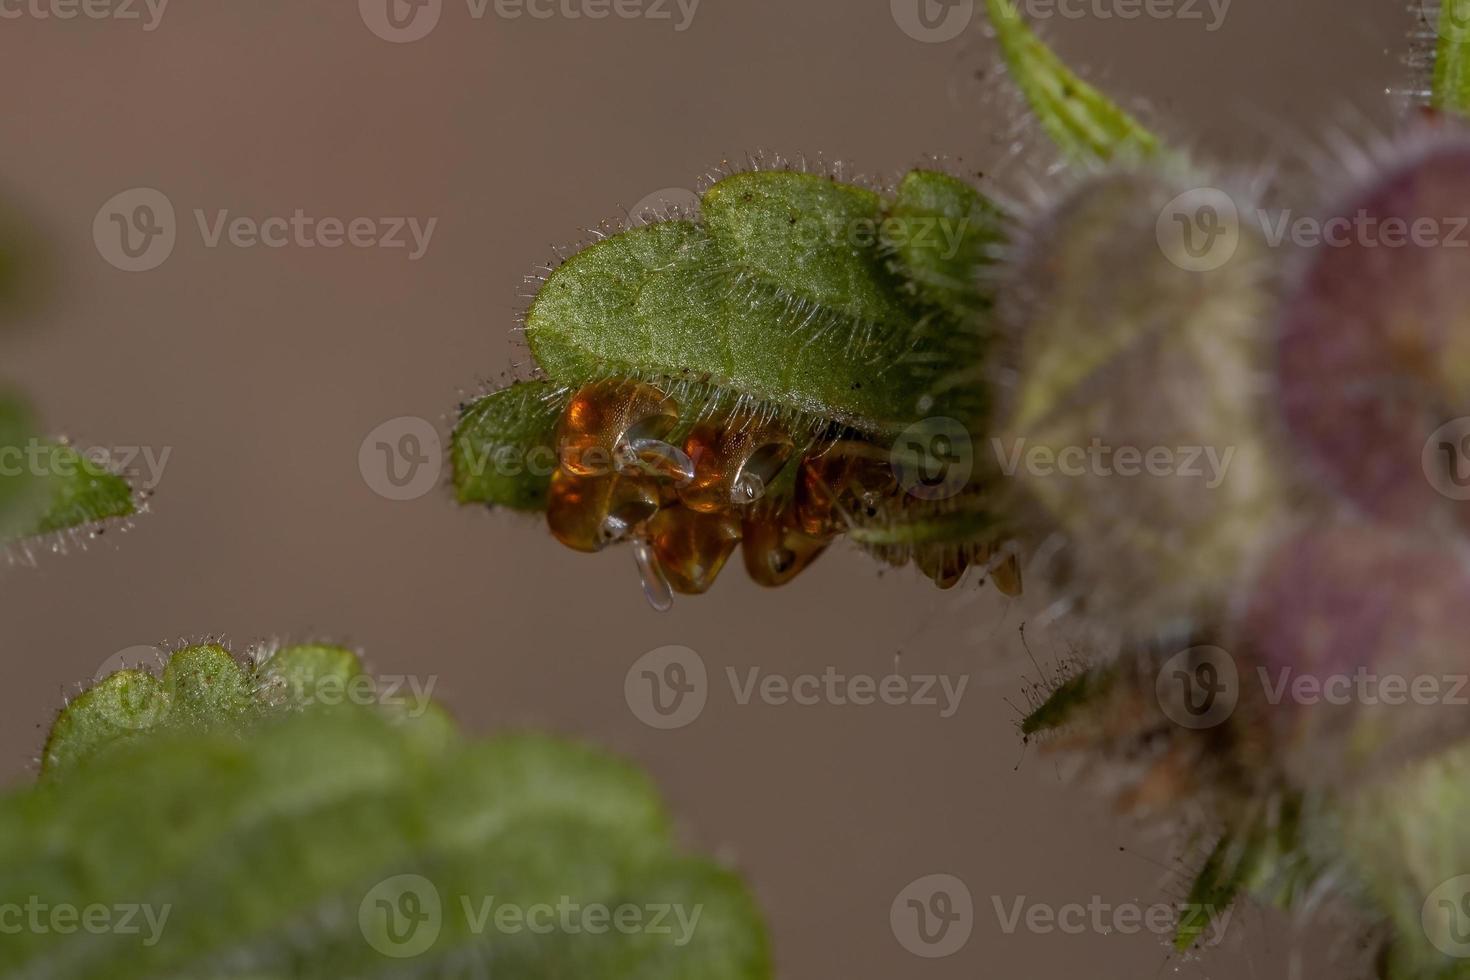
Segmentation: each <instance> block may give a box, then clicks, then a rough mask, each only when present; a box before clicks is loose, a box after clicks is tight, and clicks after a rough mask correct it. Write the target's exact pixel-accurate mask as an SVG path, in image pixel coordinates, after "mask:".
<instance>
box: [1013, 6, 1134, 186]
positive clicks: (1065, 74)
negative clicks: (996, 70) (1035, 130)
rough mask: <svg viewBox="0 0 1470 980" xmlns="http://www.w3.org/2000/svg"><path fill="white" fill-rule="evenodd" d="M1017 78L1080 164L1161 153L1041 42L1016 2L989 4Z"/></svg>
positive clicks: (1028, 98)
mask: <svg viewBox="0 0 1470 980" xmlns="http://www.w3.org/2000/svg"><path fill="white" fill-rule="evenodd" d="M986 6H987V8H988V9H989V12H990V20H991V23H993V24H994V25H995V32H996V39H997V40H998V41H999V42H1000V49H1001V53H1002V54H1003V55H1004V57H1005V60H1006V65H1007V66H1008V67H1009V68H1010V72H1011V77H1012V78H1013V79H1014V80H1015V82H1016V85H1017V87H1018V88H1020V90H1021V93H1022V94H1023V95H1024V96H1025V97H1026V101H1027V102H1028V103H1029V104H1030V106H1031V110H1032V111H1033V112H1034V113H1035V114H1036V118H1037V120H1038V121H1040V123H1041V125H1042V128H1044V129H1045V130H1046V132H1047V134H1048V135H1049V136H1051V138H1052V139H1053V140H1054V141H1055V142H1056V144H1057V145H1058V146H1059V147H1061V149H1062V150H1063V152H1065V153H1066V154H1068V155H1069V156H1071V157H1074V158H1079V159H1101V160H1109V159H1113V158H1116V157H1129V156H1148V155H1152V154H1154V153H1156V152H1157V151H1158V150H1159V148H1160V144H1159V140H1158V138H1157V137H1156V136H1154V135H1153V134H1152V133H1150V132H1149V131H1148V130H1147V129H1145V128H1144V127H1143V125H1142V124H1140V123H1139V122H1138V121H1137V120H1136V119H1134V118H1133V117H1132V116H1130V115H1129V114H1128V113H1127V112H1125V111H1124V110H1123V109H1122V108H1121V107H1119V106H1118V105H1117V104H1116V103H1114V102H1113V101H1112V100H1110V99H1109V98H1108V97H1107V96H1105V95H1103V94H1102V93H1101V92H1099V91H1098V90H1097V89H1095V88H1093V87H1092V86H1091V85H1088V84H1087V83H1086V82H1084V81H1082V79H1080V78H1078V77H1077V75H1075V74H1074V73H1073V72H1072V71H1071V70H1069V69H1068V68H1067V66H1066V65H1065V64H1063V63H1062V60H1061V59H1060V58H1058V57H1057V56H1056V54H1055V53H1054V52H1052V50H1051V49H1050V48H1048V47H1047V46H1046V45H1045V44H1043V43H1042V42H1041V40H1040V39H1039V38H1037V36H1036V35H1035V34H1034V33H1032V31H1031V29H1030V28H1029V27H1027V26H1026V22H1025V21H1024V20H1023V19H1022V18H1021V14H1020V12H1019V11H1017V10H1016V7H1015V4H1014V3H1012V2H1011V0H986Z"/></svg>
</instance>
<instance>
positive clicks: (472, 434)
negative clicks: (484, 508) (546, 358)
mask: <svg viewBox="0 0 1470 980" xmlns="http://www.w3.org/2000/svg"><path fill="white" fill-rule="evenodd" d="M565 405H566V394H565V389H563V388H562V387H561V386H559V385H556V384H553V383H551V382H548V381H530V382H523V383H521V384H516V385H512V386H511V387H509V388H504V389H502V390H500V391H497V392H493V393H491V394H489V395H486V396H484V397H483V398H479V399H477V400H476V401H474V402H471V403H470V404H469V405H467V406H466V407H465V408H464V410H463V411H462V412H461V414H460V418H459V424H458V425H457V426H456V427H455V430H454V441H453V444H452V445H451V446H450V450H449V457H450V462H451V464H452V466H453V469H454V491H455V494H456V496H457V497H458V499H459V502H460V503H462V504H489V505H491V506H493V507H509V508H510V509H512V510H521V511H532V512H535V511H544V510H545V509H546V494H547V489H548V487H549V486H550V484H551V474H552V472H553V471H554V470H555V469H556V422H557V418H558V417H559V416H560V414H561V412H562V409H563V408H564V407H565Z"/></svg>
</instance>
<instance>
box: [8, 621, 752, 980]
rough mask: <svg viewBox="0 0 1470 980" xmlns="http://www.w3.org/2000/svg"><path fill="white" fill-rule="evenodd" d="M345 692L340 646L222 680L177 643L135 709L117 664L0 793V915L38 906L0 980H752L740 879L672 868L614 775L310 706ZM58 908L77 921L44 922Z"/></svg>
mask: <svg viewBox="0 0 1470 980" xmlns="http://www.w3.org/2000/svg"><path fill="white" fill-rule="evenodd" d="M359 675H360V667H359V666H358V664H357V662H356V658H355V657H353V656H352V654H351V653H350V652H349V651H344V650H341V649H340V648H334V647H289V648H286V649H284V650H282V651H281V652H280V653H278V654H276V656H275V657H273V658H272V659H271V660H270V661H267V662H266V663H265V664H263V665H261V666H259V667H247V666H242V665H240V664H238V663H235V662H234V661H233V660H231V658H230V657H229V656H228V654H227V653H226V652H225V651H223V650H222V649H220V648H218V647H211V646H202V647H194V648H190V649H188V650H186V651H181V652H180V653H179V654H177V655H175V658H174V660H173V661H171V662H170V664H169V666H168V669H167V670H166V671H165V673H164V676H163V678H162V679H161V680H155V682H154V685H153V686H152V687H151V688H149V689H148V690H147V693H146V696H141V697H136V698H135V697H133V696H132V695H127V696H123V695H122V693H121V686H122V685H124V684H130V685H137V684H139V681H138V680H137V678H138V677H140V676H147V675H143V674H140V673H139V672H136V671H127V672H121V673H118V674H115V675H113V677H112V678H111V679H110V680H108V681H106V682H104V683H103V684H102V685H100V686H99V687H98V688H95V689H94V691H93V692H90V694H89V695H83V696H82V697H81V698H78V699H77V700H76V701H74V702H73V703H72V705H71V706H70V707H69V708H68V709H67V710H66V711H65V712H63V714H62V716H61V718H60V719H59V720H58V725H57V731H56V732H54V733H53V736H52V739H51V742H50V743H49V744H48V749H47V764H48V777H49V778H48V779H46V780H45V781H43V783H42V784H41V785H40V786H39V787H37V788H34V789H30V790H24V791H20V792H16V793H13V794H11V795H10V796H8V797H6V798H4V799H0V907H6V903H12V904H14V905H15V906H16V907H19V908H38V909H40V910H41V911H40V912H38V913H37V914H38V915H39V916H40V918H39V919H37V920H35V921H36V922H38V923H39V925H38V926H34V925H28V926H27V927H24V928H22V929H21V931H20V932H19V933H17V934H15V935H7V937H6V941H5V942H4V943H0V974H3V975H5V976H37V977H41V976H44V977H48V978H56V980H72V978H91V977H96V978H107V980H131V978H181V980H182V978H186V977H187V978H190V980H202V978H216V977H237V978H246V977H250V978H266V977H270V978H286V977H292V978H323V980H340V978H344V977H368V976H379V977H388V976H393V977H407V976H413V977H434V978H437V977H444V978H450V977H462V976H467V975H478V973H477V971H484V970H490V969H491V968H492V965H493V973H494V975H496V976H500V977H505V978H511V980H520V978H545V980H551V978H566V977H599V978H612V980H615V978H629V980H632V978H637V980H655V978H671V980H684V978H688V980H695V978H712V980H747V978H765V977H769V976H770V963H769V952H768V949H767V945H766V940H765V937H764V931H763V928H762V926H761V923H760V919H759V915H758V912H757V911H756V908H755V906H754V904H753V902H752V901H751V899H750V897H749V895H748V894H747V892H746V890H745V888H744V886H743V885H742V884H741V883H740V881H739V880H738V879H737V878H736V877H735V876H734V875H732V874H730V873H729V872H726V871H724V870H722V869H720V868H718V867H716V866H715V865H713V864H711V863H709V862H706V861H703V860H699V859H696V858H689V857H685V856H681V855H680V854H679V853H678V852H677V851H676V850H675V848H674V845H673V843H672V840H671V831H670V822H669V818H668V816H667V815H666V813H665V811H664V809H663V807H662V805H661V803H660V802H659V800H658V798H657V796H656V794H655V793H654V791H653V788H652V787H651V786H650V784H649V782H648V780H647V779H646V777H644V776H643V775H641V774H640V773H639V772H638V771H637V770H635V769H634V768H632V767H631V766H629V765H627V764H626V763H623V762H620V761H618V760H616V759H613V758H611V757H608V756H605V755H603V754H602V753H600V752H597V751H595V750H593V749H591V748H588V747H585V746H581V745H577V744H574V743H569V742H564V741H560V740H557V739H552V738H547V737H541V736H535V735H513V736H504V737H499V738H494V739H490V740H488V741H480V742H467V741H465V740H464V739H462V738H461V737H460V736H459V735H458V734H456V733H455V732H453V731H452V729H451V728H449V727H448V726H447V725H446V722H445V719H444V716H443V715H442V713H437V712H432V711H429V712H426V713H424V714H422V715H421V714H420V713H419V712H418V711H416V710H408V711H406V712H405V711H397V712H394V711H386V710H383V709H382V708H381V707H379V706H375V705H363V704H359V703H355V702H353V701H352V699H348V700H347V702H345V703H343V702H338V701H327V700H325V699H323V697H322V693H323V690H324V688H323V685H324V684H325V683H327V682H328V681H330V680H334V681H336V682H339V683H340V682H348V681H351V679H352V678H353V677H356V676H359ZM332 689H333V690H336V689H337V688H335V687H334V688H332ZM140 690H141V688H140ZM122 702H127V703H129V704H130V705H131V706H132V709H130V710H132V712H133V713H131V714H127V715H123V716H120V715H119V714H118V712H117V709H118V706H119V704H120V703H122ZM150 702H151V703H153V705H154V706H153V707H152V708H151V709H148V710H147V711H145V712H144V713H143V714H141V715H140V714H138V713H137V711H136V708H137V706H138V705H143V704H148V703H150ZM57 910H61V911H60V912H58V911H57ZM67 910H79V914H91V915H94V916H96V917H97V918H96V922H97V923H99V925H98V927H97V928H91V929H85V930H82V929H78V930H74V931H67V930H65V929H62V928H56V927H53V923H55V922H57V921H59V920H57V919H56V918H55V916H56V915H57V914H60V915H66V914H69V913H68V912H67ZM86 910H93V911H91V912H90V913H88V912H86ZM123 915H127V916H128V919H127V925H128V927H127V928H123V927H121V917H122V916H123ZM619 916H623V918H621V919H620V918H619ZM635 918H636V921H635ZM618 922H623V923H624V925H625V926H626V927H619V926H617V925H616V923H618Z"/></svg>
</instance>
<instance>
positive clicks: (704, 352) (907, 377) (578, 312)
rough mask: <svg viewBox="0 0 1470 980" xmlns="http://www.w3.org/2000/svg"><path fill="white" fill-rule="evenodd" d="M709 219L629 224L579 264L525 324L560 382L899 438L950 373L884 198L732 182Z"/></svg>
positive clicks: (570, 265)
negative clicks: (889, 225) (887, 223)
mask: <svg viewBox="0 0 1470 980" xmlns="http://www.w3.org/2000/svg"><path fill="white" fill-rule="evenodd" d="M703 207H704V215H703V223H697V222H694V221H670V222H663V223H659V224H654V225H648V226H644V227H640V228H634V229H631V230H629V231H626V232H623V233H622V234H619V235H616V236H614V237H612V238H610V239H607V240H605V241H602V242H599V243H598V244H596V245H593V246H592V247H590V248H588V249H586V250H584V251H582V252H580V253H578V254H577V255H575V256H573V257H572V258H571V259H570V260H569V261H568V262H567V263H566V264H565V265H563V266H562V267H561V268H559V269H557V270H556V272H554V273H553V274H552V275H551V277H550V278H549V279H548V280H547V282H546V284H545V285H544V286H543V287H542V289H541V291H540V293H539V294H538V295H537V297H536V300H535V302H534V303H533V305H532V307H531V310H530V312H529V314H528V317H527V325H526V336H527V339H528V340H529V342H530V345H531V350H532V353H533V354H535V356H536V359H537V361H538V363H539V364H540V365H541V367H542V369H543V370H544V371H545V372H546V374H547V375H548V376H549V377H550V378H551V379H552V380H554V381H557V382H560V383H562V384H567V385H573V386H575V385H581V384H584V383H587V382H589V381H599V380H605V379H607V378H641V379H647V380H655V381H663V382H665V383H669V382H675V383H678V382H694V383H699V384H704V385H708V386H709V387H711V388H712V389H713V391H714V394H715V396H716V397H729V398H741V399H745V400H747V401H750V402H754V403H759V404H763V405H765V406H767V407H768V408H770V409H772V410H774V411H779V412H787V413H791V414H794V415H801V416H805V417H807V418H810V419H816V420H824V421H828V422H840V423H842V424H845V425H850V426H853V427H855V428H857V429H859V430H861V431H864V432H868V433H874V434H882V433H891V432H893V431H896V430H898V429H901V428H902V427H903V426H904V425H907V424H908V423H909V422H911V421H912V420H913V419H915V418H916V417H917V416H918V414H919V412H918V405H919V403H920V400H921V399H922V398H923V397H924V396H925V395H927V394H929V393H930V392H931V391H932V389H933V388H934V386H935V382H936V379H937V378H938V377H940V376H941V375H942V373H943V372H944V371H946V370H948V369H949V368H950V365H949V364H948V363H947V358H946V357H945V356H944V352H945V350H946V348H945V345H944V344H943V343H942V342H940V341H941V340H942V339H943V338H939V339H936V337H935V336H934V335H933V331H931V330H929V329H928V328H929V324H930V321H931V320H932V319H933V318H934V317H935V316H937V315H938V311H936V310H935V309H933V308H931V307H925V306H923V305H922V304H920V303H918V302H916V298H915V296H914V291H913V290H912V289H909V288H907V287H906V284H905V282H904V281H903V279H902V278H901V276H899V275H898V274H897V273H896V272H895V270H894V269H893V267H892V263H891V262H890V261H889V259H888V257H887V253H886V250H885V248H884V247H883V241H882V229H883V224H884V219H885V216H886V214H885V210H884V202H883V200H882V198H880V197H879V196H878V195H877V194H874V193H872V192H870V191H866V190H863V189H861V188H856V187H850V186H846V185H843V184H839V183H837V182H835V181H832V180H829V179H826V178H823V177H818V176H815V175H811V174H802V173H789V172H780V171H767V172H758V173H747V174H737V175H735V176H732V177H729V178H726V179H725V180H722V181H720V182H718V183H717V184H715V185H714V186H713V187H711V188H710V189H709V191H707V192H706V194H705V197H704V206H703Z"/></svg>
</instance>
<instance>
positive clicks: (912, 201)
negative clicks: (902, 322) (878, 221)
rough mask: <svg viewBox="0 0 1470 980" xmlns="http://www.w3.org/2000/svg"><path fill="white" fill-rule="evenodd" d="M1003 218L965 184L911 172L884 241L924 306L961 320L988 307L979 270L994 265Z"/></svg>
mask: <svg viewBox="0 0 1470 980" xmlns="http://www.w3.org/2000/svg"><path fill="white" fill-rule="evenodd" d="M1004 222H1005V216H1004V214H1003V212H1002V211H1001V210H1000V208H999V207H997V206H996V205H995V204H994V203H993V202H992V201H991V200H990V199H989V198H987V197H985V195H983V194H981V193H980V191H979V190H977V189H976V188H975V187H973V186H971V185H970V184H968V183H966V182H965V181H963V180H959V179H957V178H955V177H951V176H949V175H948V174H942V173H938V172H936V171H933V170H914V171H911V172H910V173H909V174H908V175H907V176H906V177H904V179H903V182H902V183H901V184H900V185H899V187H898V197H897V199H896V200H895V201H894V202H893V208H892V211H891V213H890V216H889V219H888V220H887V221H885V222H884V241H885V244H887V245H888V247H889V248H890V249H892V251H893V253H894V255H895V256H897V259H898V262H899V266H900V268H901V270H902V272H903V274H904V276H905V278H907V279H908V280H909V281H910V282H911V283H913V286H914V289H915V290H916V291H917V292H918V294H919V295H920V296H921V297H922V298H923V299H924V300H925V301H927V302H929V303H931V304H933V305H934V306H938V307H940V308H942V309H944V310H945V311H947V312H948V313H949V314H950V315H951V316H952V317H954V318H955V319H956V320H957V321H960V322H964V321H966V320H969V319H971V318H973V317H975V316H977V315H978V314H980V313H982V312H984V311H985V310H987V309H989V308H990V303H991V297H990V295H989V292H988V290H985V289H982V287H981V282H980V276H981V272H982V270H983V269H985V268H986V267H987V266H990V265H991V264H992V263H993V262H994V258H993V255H992V253H993V250H994V249H995V247H996V246H997V245H998V244H1000V242H1001V241H1002V240H1003V229H1004Z"/></svg>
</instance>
